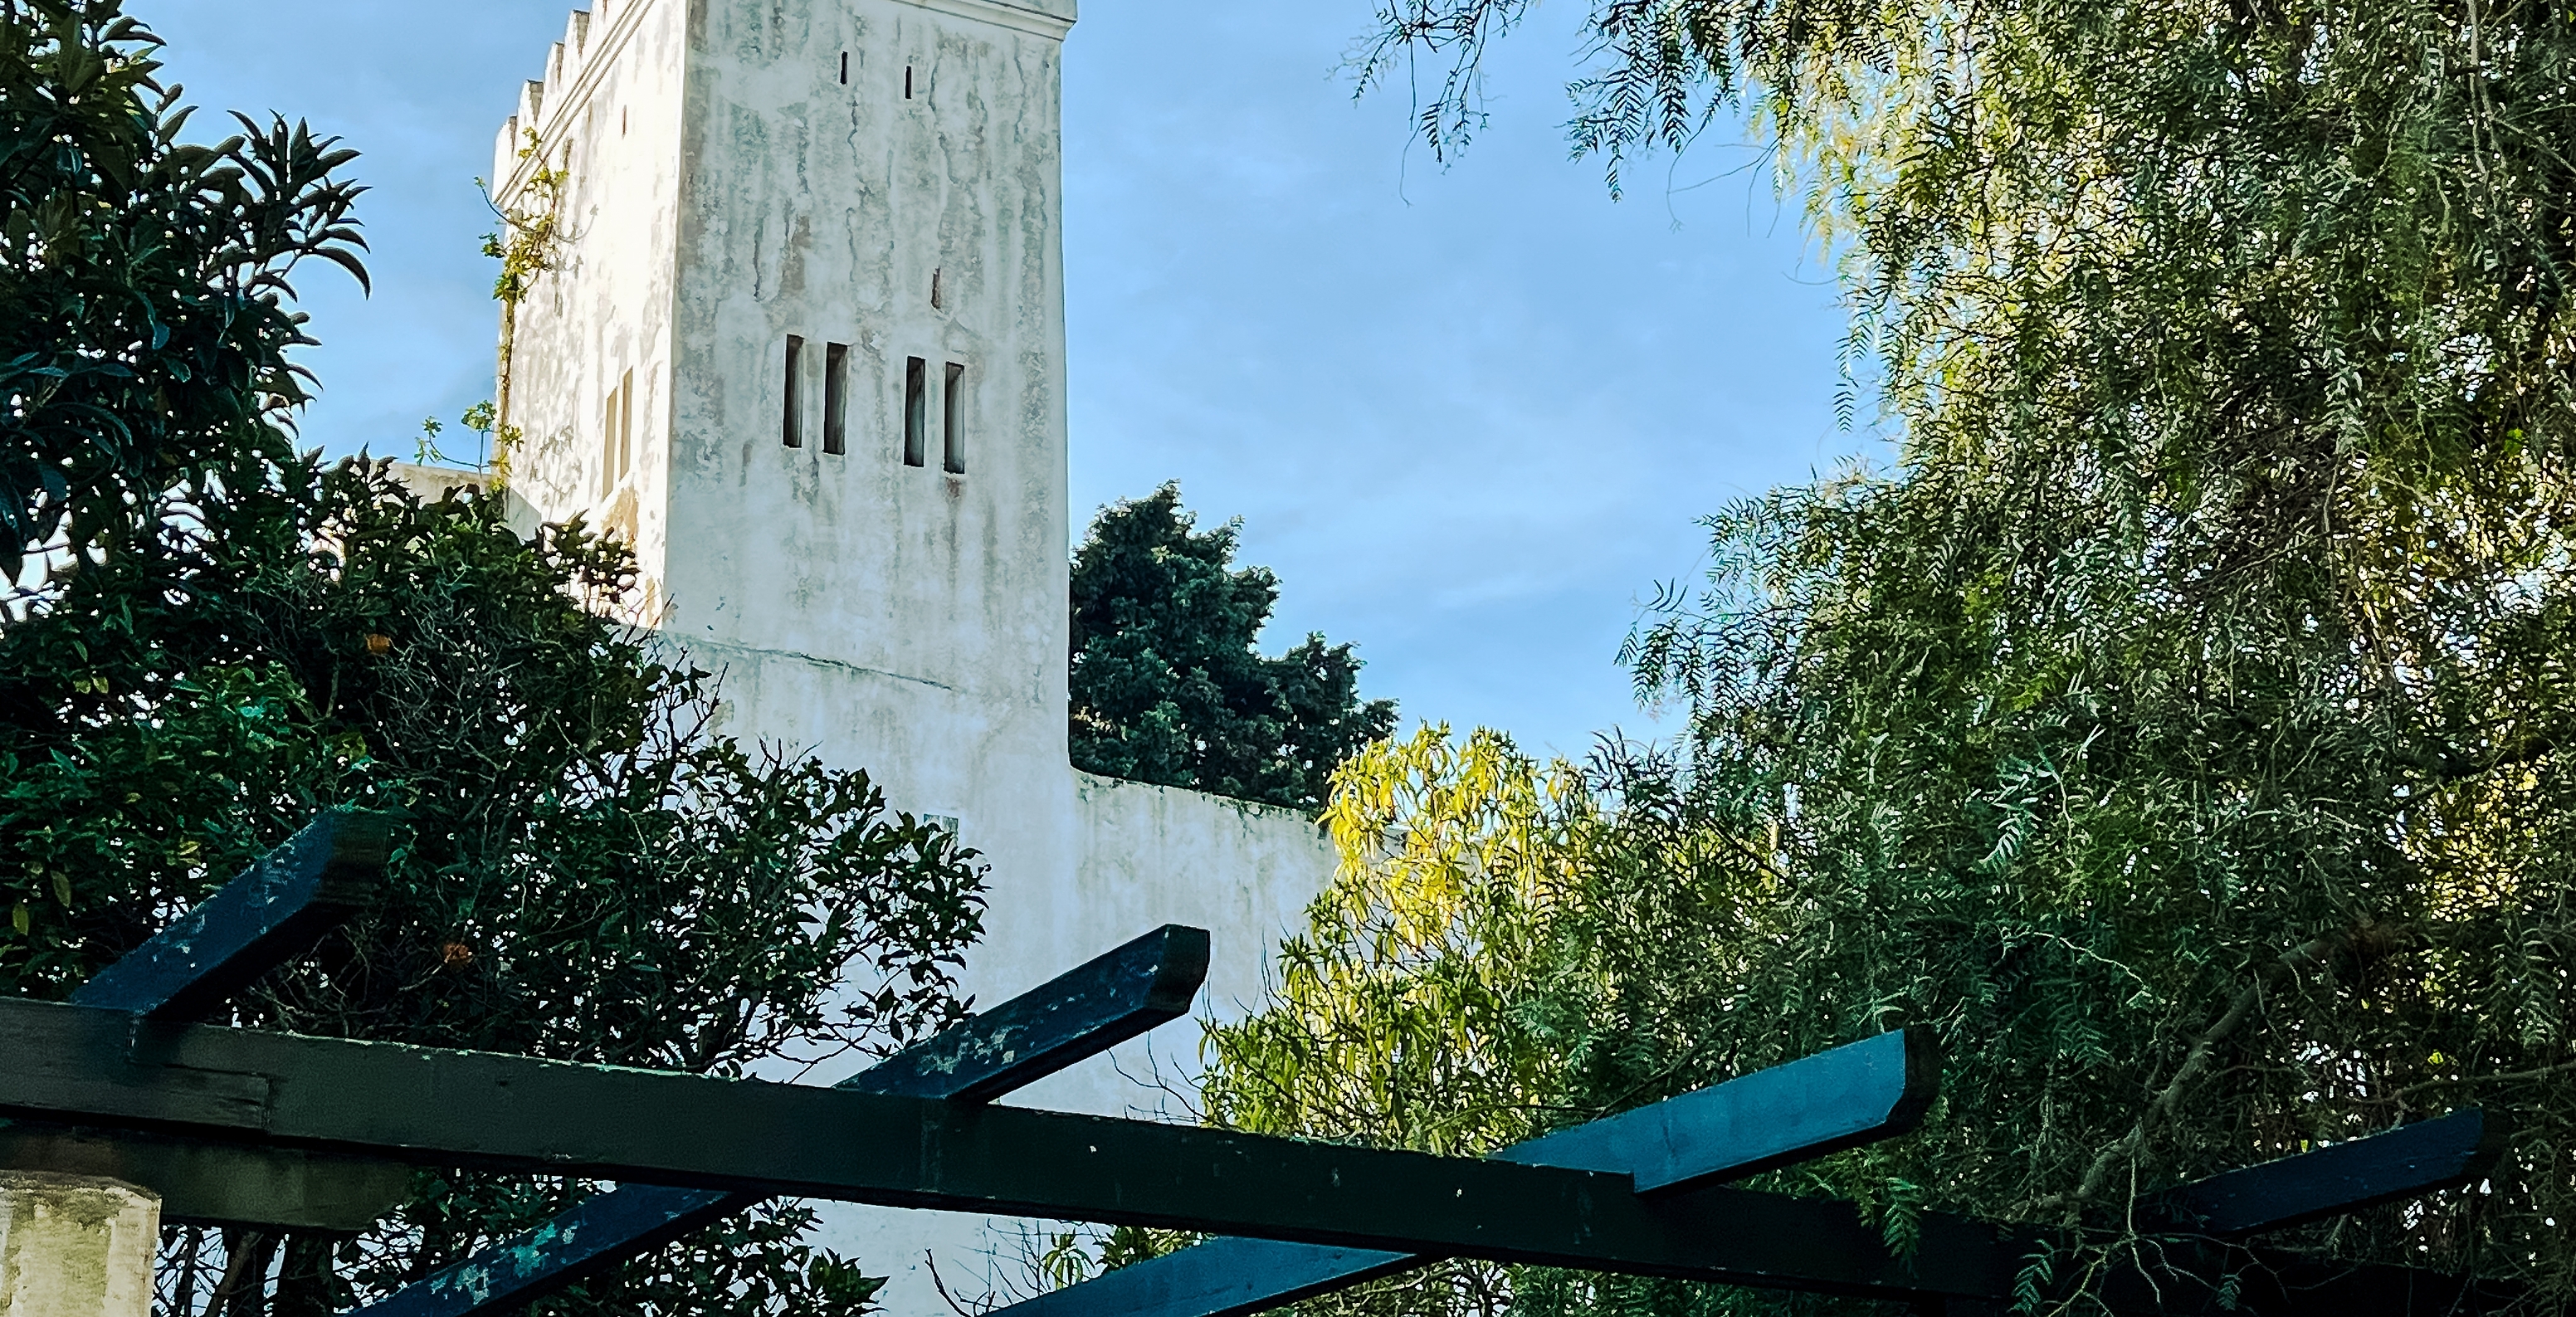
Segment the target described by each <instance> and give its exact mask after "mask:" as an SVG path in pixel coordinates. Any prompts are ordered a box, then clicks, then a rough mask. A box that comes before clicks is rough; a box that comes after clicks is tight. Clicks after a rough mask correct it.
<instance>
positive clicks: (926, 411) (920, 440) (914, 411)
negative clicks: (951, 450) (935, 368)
mask: <svg viewBox="0 0 2576 1317" xmlns="http://www.w3.org/2000/svg"><path fill="white" fill-rule="evenodd" d="M929 432H930V363H929V362H927V361H924V360H922V359H921V358H919V357H906V358H904V363H903V464H904V465H905V466H923V465H926V464H927V463H928V462H929V460H930V433H929Z"/></svg>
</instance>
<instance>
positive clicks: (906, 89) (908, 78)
mask: <svg viewBox="0 0 2576 1317" xmlns="http://www.w3.org/2000/svg"><path fill="white" fill-rule="evenodd" d="M903 98H904V99H905V100H907V101H908V100H911V99H912V66H911V65H909V64H906V65H904V66H903Z"/></svg>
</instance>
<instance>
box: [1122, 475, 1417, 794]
mask: <svg viewBox="0 0 2576 1317" xmlns="http://www.w3.org/2000/svg"><path fill="white" fill-rule="evenodd" d="M1197 525H1198V523H1197V520H1196V519H1195V518H1194V517H1192V516H1191V515H1190V514H1189V513H1188V512H1186V511H1184V510H1183V509H1182V507H1181V491H1180V486H1178V485H1174V484H1166V485H1164V486H1163V487H1162V488H1160V489H1157V490H1155V491H1154V492H1153V493H1152V494H1149V495H1147V496H1145V497H1144V498H1141V499H1132V500H1122V501H1120V502H1118V503H1114V504H1111V505H1110V506H1109V507H1107V508H1104V509H1102V510H1101V513H1100V516H1099V517H1098V518H1097V519H1095V520H1094V521H1093V522H1092V524H1091V530H1090V532H1089V533H1088V534H1087V535H1086V536H1084V538H1083V542H1082V547H1081V548H1080V549H1079V550H1077V551H1076V552H1075V553H1074V558H1073V672H1072V696H1073V699H1072V706H1073V715H1072V717H1073V726H1072V749H1073V762H1074V766H1075V767H1077V768H1081V769H1084V770H1086V771H1089V772H1094V773H1101V774H1105V775H1107V776H1110V777H1122V778H1128V779H1130V780H1133V781H1138V782H1153V783H1158V784H1160V785H1163V786H1176V787H1191V788H1194V789H1197V790H1200V791H1211V792H1214V793H1216V794H1218V795H1221V796H1233V797H1235V798H1237V799H1241V800H1253V801H1259V802H1262V803H1264V804H1270V805H1285V806H1288V807H1290V808H1293V809H1303V810H1309V811H1313V810H1318V809H1321V808H1322V807H1323V802H1324V797H1325V794H1326V792H1327V791H1328V790H1329V789H1330V783H1331V778H1332V771H1333V766H1334V765H1336V764H1338V763H1340V762H1341V761H1342V760H1343V759H1344V758H1345V757H1346V756H1348V755H1349V754H1350V753H1351V752H1352V751H1354V750H1356V749H1358V748H1359V747H1360V746H1362V745H1365V744H1367V743H1368V742H1370V741H1374V740H1376V739H1378V738H1380V737H1383V736H1385V735H1386V734H1387V732H1388V731H1389V730H1391V729H1392V728H1393V727H1394V725H1395V702H1394V701H1392V700H1371V701H1365V702H1363V701H1362V700H1361V699H1360V697H1359V670H1360V660H1359V658H1358V656H1357V655H1355V654H1353V653H1352V652H1351V646H1349V645H1327V644H1325V643H1324V638H1323V636H1321V635H1320V634H1318V635H1309V636H1308V637H1306V639H1305V640H1304V641H1302V642H1300V643H1299V644H1297V645H1296V646H1295V647H1293V648H1291V649H1290V650H1289V651H1288V652H1287V653H1285V654H1283V655H1281V656H1279V657H1278V658H1269V657H1267V656H1265V655H1263V654H1262V653H1261V650H1260V647H1259V640H1260V636H1261V628H1262V626H1263V625H1264V624H1265V623H1267V622H1268V621H1269V620H1270V609H1271V607H1272V605H1274V604H1276V603H1277V602H1278V600H1279V579H1278V578H1277V577H1276V576H1273V575H1272V574H1271V573H1270V570H1269V569H1268V568H1265V567H1243V568H1237V567H1235V566H1234V552H1235V544H1236V538H1237V536H1238V534H1239V526H1238V524H1237V523H1235V522H1227V523H1226V524H1225V525H1222V526H1219V527H1217V528H1216V529H1214V530H1209V531H1201V530H1199V529H1197Z"/></svg>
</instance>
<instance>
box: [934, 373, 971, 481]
mask: <svg viewBox="0 0 2576 1317" xmlns="http://www.w3.org/2000/svg"><path fill="white" fill-rule="evenodd" d="M947 384H948V388H947V391H946V392H945V393H944V394H942V395H941V398H940V408H939V412H940V416H939V422H940V425H939V428H940V431H941V434H942V436H943V440H944V441H943V442H942V444H941V445H940V446H941V448H942V449H943V450H944V451H943V454H942V458H943V460H942V461H941V463H940V465H941V466H943V467H945V468H946V469H947V471H948V474H950V475H952V476H962V475H964V474H966V368H965V367H964V366H961V365H958V364H957V363H956V362H953V361H952V362H949V363H948V380H947Z"/></svg>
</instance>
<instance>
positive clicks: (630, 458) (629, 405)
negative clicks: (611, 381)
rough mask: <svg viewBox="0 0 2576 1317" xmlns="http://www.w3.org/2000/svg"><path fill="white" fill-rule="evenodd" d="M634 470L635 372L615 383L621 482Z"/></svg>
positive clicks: (614, 478)
mask: <svg viewBox="0 0 2576 1317" xmlns="http://www.w3.org/2000/svg"><path fill="white" fill-rule="evenodd" d="M634 469H635V372H633V371H631V370H630V371H628V372H626V374H625V375H624V376H622V377H620V378H619V379H618V381H617V474H616V476H615V477H613V480H616V481H622V480H624V479H626V477H627V474H628V473H629V472H632V471H633V470H634Z"/></svg>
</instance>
